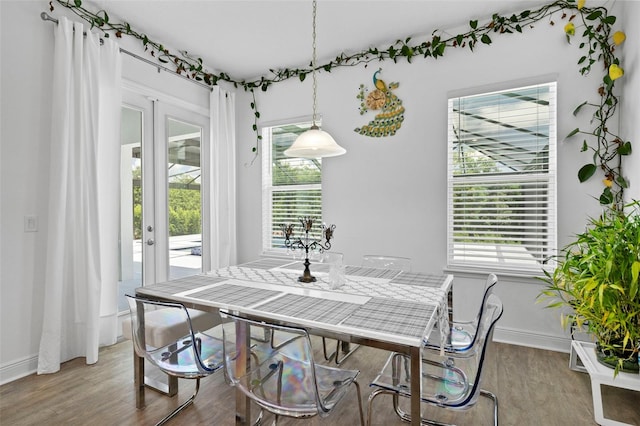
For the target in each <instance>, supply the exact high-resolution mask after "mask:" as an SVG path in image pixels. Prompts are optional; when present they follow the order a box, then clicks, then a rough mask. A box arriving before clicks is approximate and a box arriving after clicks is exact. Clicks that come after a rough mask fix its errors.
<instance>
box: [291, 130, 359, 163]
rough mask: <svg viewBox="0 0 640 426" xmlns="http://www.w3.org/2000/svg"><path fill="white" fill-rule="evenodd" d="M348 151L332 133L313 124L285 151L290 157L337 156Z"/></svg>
mask: <svg viewBox="0 0 640 426" xmlns="http://www.w3.org/2000/svg"><path fill="white" fill-rule="evenodd" d="M345 152H347V150H346V149H344V148H343V147H341V146H340V145H338V144H337V143H336V141H335V140H334V139H333V138H332V137H331V135H330V134H329V133H327V132H325V131H324V130H320V129H319V128H318V126H311V128H310V129H309V130H307V131H306V132H304V133H302V134H300V136H298V137H297V139H296V140H295V141H294V142H293V145H291V146H290V147H289V149H287V150H286V151H285V152H284V155H286V156H288V157H301V158H321V157H335V156H338V155H342V154H344V153H345Z"/></svg>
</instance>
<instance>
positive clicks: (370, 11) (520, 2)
mask: <svg viewBox="0 0 640 426" xmlns="http://www.w3.org/2000/svg"><path fill="white" fill-rule="evenodd" d="M92 3H93V4H91V3H88V2H85V3H84V4H83V5H84V7H86V8H87V9H90V10H98V9H105V10H106V11H107V13H108V14H109V15H110V17H111V20H116V19H117V20H120V21H126V22H129V24H131V26H132V28H134V29H135V30H136V31H138V32H141V33H144V34H146V35H148V36H149V38H150V39H152V40H154V41H158V42H160V43H163V44H164V45H166V46H170V47H172V48H173V49H178V50H186V51H188V52H190V53H192V54H194V55H196V56H199V57H201V58H202V59H203V60H204V63H205V65H207V66H208V67H209V68H213V69H215V70H216V71H224V72H226V73H228V74H230V75H231V76H232V77H234V78H251V77H256V76H260V75H266V74H268V72H269V69H271V68H283V67H295V66H298V67H302V66H308V64H309V62H310V59H311V10H312V6H311V0H198V1H196V0H187V1H184V0H183V1H175V0H155V1H150V0H134V1H132V0H126V1H125V0H95V1H93V2H92ZM546 3H548V1H546V0H318V11H317V50H318V62H319V63H322V59H325V60H326V59H329V58H333V57H335V56H336V55H337V54H339V53H340V52H347V53H348V52H357V51H361V50H363V49H366V48H368V47H370V46H382V47H385V48H386V47H388V46H389V45H390V44H391V43H392V42H394V41H395V40H397V39H399V38H404V37H406V36H410V35H413V36H416V35H420V34H431V32H432V31H433V30H435V29H448V28H449V29H450V28H455V27H458V26H460V25H467V23H468V22H469V20H470V19H478V20H480V22H482V21H485V20H486V19H487V18H489V17H490V16H491V15H492V14H493V13H496V12H497V13H505V14H506V13H511V12H519V11H521V10H524V9H527V8H532V7H535V6H536V5H542V4H546ZM93 6H96V8H95V9H94V8H93Z"/></svg>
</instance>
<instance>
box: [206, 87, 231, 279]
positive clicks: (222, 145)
mask: <svg viewBox="0 0 640 426" xmlns="http://www.w3.org/2000/svg"><path fill="white" fill-rule="evenodd" d="M210 110H211V123H210V124H211V126H210V128H211V150H210V152H211V157H212V158H211V162H210V164H211V167H212V171H213V173H212V182H211V201H212V202H211V212H210V215H211V231H212V235H211V240H212V241H211V268H212V269H216V268H222V267H225V266H229V265H235V264H236V262H237V253H236V252H237V248H236V145H235V140H236V129H235V122H236V121H235V94H234V93H232V92H229V91H227V90H224V89H223V88H221V87H219V86H215V87H214V88H213V91H212V92H211V95H210Z"/></svg>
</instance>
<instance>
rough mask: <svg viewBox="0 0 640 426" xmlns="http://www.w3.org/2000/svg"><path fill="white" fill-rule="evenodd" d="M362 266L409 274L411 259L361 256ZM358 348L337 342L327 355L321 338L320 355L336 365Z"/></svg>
mask: <svg viewBox="0 0 640 426" xmlns="http://www.w3.org/2000/svg"><path fill="white" fill-rule="evenodd" d="M362 266H365V267H370V268H381V269H392V270H397V271H405V272H410V271H411V259H409V258H408V257H397V256H382V255H379V254H365V255H364V256H362ZM359 347H360V345H356V344H352V343H350V342H343V341H341V340H338V341H337V342H336V349H335V351H333V352H332V353H331V354H329V350H328V344H327V339H326V338H325V337H323V338H322V354H323V355H324V359H325V360H327V361H331V360H332V359H333V360H334V361H335V363H336V365H340V364H342V363H343V362H344V361H345V360H346V359H347V358H348V357H350V356H351V355H353V353H354V352H355V351H356V350H358V348H359Z"/></svg>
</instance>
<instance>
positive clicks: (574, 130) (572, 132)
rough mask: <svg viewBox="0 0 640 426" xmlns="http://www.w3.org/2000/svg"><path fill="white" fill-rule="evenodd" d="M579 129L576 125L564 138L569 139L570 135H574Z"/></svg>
mask: <svg viewBox="0 0 640 426" xmlns="http://www.w3.org/2000/svg"><path fill="white" fill-rule="evenodd" d="M579 131H580V129H579V128H578V127H576V128H575V129H573V130H572V131H571V132H570V133H569V134H568V135H567V137H566V138H565V139H569V138H570V137H571V136H573V135H575V134H576V133H578V132H579Z"/></svg>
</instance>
